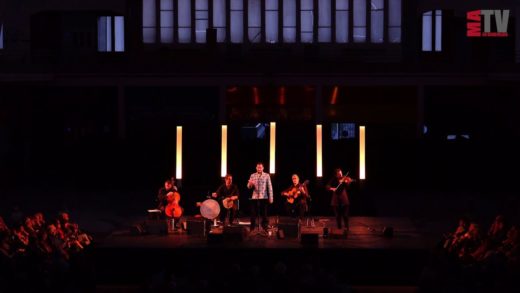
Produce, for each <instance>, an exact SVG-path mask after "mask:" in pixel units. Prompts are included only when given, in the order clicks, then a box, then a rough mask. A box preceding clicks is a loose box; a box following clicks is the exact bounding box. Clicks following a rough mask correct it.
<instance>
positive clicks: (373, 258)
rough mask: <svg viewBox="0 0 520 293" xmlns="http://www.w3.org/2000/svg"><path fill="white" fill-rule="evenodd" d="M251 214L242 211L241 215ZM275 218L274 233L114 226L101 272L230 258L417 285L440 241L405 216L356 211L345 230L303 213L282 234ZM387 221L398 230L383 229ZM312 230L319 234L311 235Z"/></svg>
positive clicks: (116, 279)
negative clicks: (295, 227)
mask: <svg viewBox="0 0 520 293" xmlns="http://www.w3.org/2000/svg"><path fill="white" fill-rule="evenodd" d="M185 220H186V219H185ZM187 220H192V219H191V218H187ZM247 220H248V219H246V218H241V219H240V222H241V223H247V222H246V221H247ZM276 222H279V223H281V224H280V225H282V224H283V223H286V220H285V219H283V218H277V217H271V218H270V224H272V225H273V226H274V228H273V230H271V231H272V234H271V235H270V236H269V235H267V236H263V235H259V234H256V235H252V236H250V235H249V234H250V233H249V228H248V226H246V225H244V227H245V228H244V232H245V233H244V234H243V237H242V236H241V237H238V238H237V237H233V238H226V237H221V236H222V235H223V234H225V233H222V228H221V227H216V228H212V232H211V233H210V234H209V235H208V236H202V235H188V234H189V233H188V232H186V231H184V230H181V231H176V232H173V233H172V232H170V233H168V234H164V235H160V234H142V235H137V234H135V231H134V234H133V235H132V231H131V230H125V231H123V230H121V231H114V232H113V233H112V234H110V235H108V236H107V237H106V238H104V239H102V240H101V241H99V242H98V243H97V244H96V250H95V251H96V255H95V259H96V262H97V265H96V267H97V276H98V280H99V282H100V283H101V284H103V283H110V284H113V283H124V284H128V282H129V280H130V281H131V282H133V283H135V284H140V283H142V282H144V281H145V280H146V279H147V278H149V277H150V275H151V274H154V273H157V272H160V271H164V270H166V271H179V272H181V271H182V270H184V269H186V270H188V271H190V272H192V271H195V272H197V271H198V270H199V268H200V270H201V271H200V273H201V274H206V273H207V272H209V271H211V270H214V269H215V268H216V267H222V266H232V265H240V266H241V267H243V268H249V267H251V266H259V267H261V268H263V269H264V270H270V269H272V268H273V266H275V265H276V264H277V263H280V262H282V263H286V264H291V266H296V267H300V266H305V265H308V264H310V265H312V266H313V267H320V268H323V269H329V270H333V271H334V272H335V273H336V274H337V276H338V278H340V279H343V280H345V281H348V283H349V284H351V285H357V286H362V285H367V284H370V285H377V284H384V285H395V286H400V285H406V286H409V285H412V286H413V285H415V284H417V281H418V280H419V277H420V274H421V272H422V269H423V267H424V265H425V263H426V262H427V260H428V255H429V251H430V250H431V248H432V247H433V246H434V244H435V239H432V238H431V237H430V236H427V235H423V234H422V233H420V231H419V230H418V229H417V228H416V227H415V226H414V225H413V223H412V221H411V220H409V219H408V218H383V217H351V218H350V225H351V227H350V232H349V233H348V234H347V235H346V236H345V235H343V234H342V231H339V230H337V229H335V228H334V226H335V219H334V218H332V217H319V218H315V221H314V226H310V225H311V224H312V222H309V226H307V223H306V221H304V223H303V225H301V226H300V234H299V236H298V237H294V238H292V237H288V236H285V237H284V238H283V239H280V237H279V236H280V235H279V234H278V233H276ZM385 227H387V230H388V228H391V229H393V233H392V234H390V233H388V234H386V235H384V233H383V231H384V228H385ZM327 230H328V235H327V233H325V235H324V231H327ZM308 234H314V235H312V236H311V237H308V238H307V236H308ZM305 235H307V236H305ZM316 240H317V241H316ZM208 270H209V271H208Z"/></svg>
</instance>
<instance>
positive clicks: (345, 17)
mask: <svg viewBox="0 0 520 293" xmlns="http://www.w3.org/2000/svg"><path fill="white" fill-rule="evenodd" d="M348 32H349V0H336V42H338V43H348V37H349V36H348Z"/></svg>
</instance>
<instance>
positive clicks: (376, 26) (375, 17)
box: [370, 0, 385, 43]
mask: <svg viewBox="0 0 520 293" xmlns="http://www.w3.org/2000/svg"><path fill="white" fill-rule="evenodd" d="M384 10H385V2H384V0H371V1H370V41H371V42H372V43H382V42H383V35H384V26H385V13H384Z"/></svg>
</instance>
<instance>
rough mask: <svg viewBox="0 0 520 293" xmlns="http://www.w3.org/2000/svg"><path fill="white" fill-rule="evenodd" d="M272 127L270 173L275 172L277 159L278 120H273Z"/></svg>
mask: <svg viewBox="0 0 520 293" xmlns="http://www.w3.org/2000/svg"><path fill="white" fill-rule="evenodd" d="M269 129H270V131H271V132H270V135H269V138H270V141H271V143H270V152H269V173H271V174H274V173H275V165H274V164H275V159H276V153H275V151H276V122H271V125H270V127H269Z"/></svg>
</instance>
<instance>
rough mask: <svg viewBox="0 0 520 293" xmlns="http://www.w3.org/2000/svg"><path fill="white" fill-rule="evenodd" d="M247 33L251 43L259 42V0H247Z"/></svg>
mask: <svg viewBox="0 0 520 293" xmlns="http://www.w3.org/2000/svg"><path fill="white" fill-rule="evenodd" d="M248 1H249V2H248V6H247V33H248V37H249V41H250V42H251V43H260V40H261V39H262V36H261V32H262V17H261V4H260V0H248Z"/></svg>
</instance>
